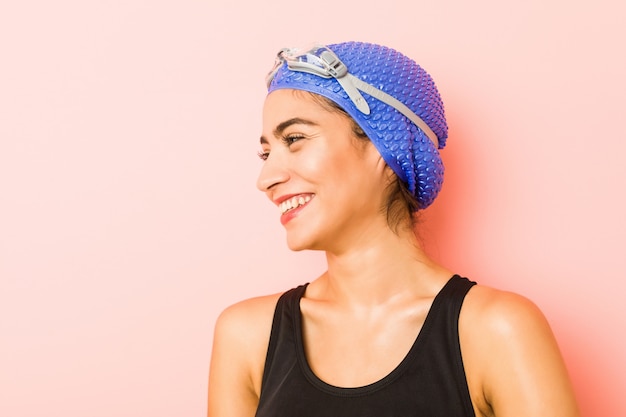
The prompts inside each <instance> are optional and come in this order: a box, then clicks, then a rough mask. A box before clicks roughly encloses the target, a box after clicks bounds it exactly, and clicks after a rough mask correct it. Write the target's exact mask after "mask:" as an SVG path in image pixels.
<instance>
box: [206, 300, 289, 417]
mask: <svg viewBox="0 0 626 417" xmlns="http://www.w3.org/2000/svg"><path fill="white" fill-rule="evenodd" d="M281 294H282V293H278V294H272V295H267V296H262V297H255V298H250V299H247V300H244V301H240V302H238V303H236V304H233V305H231V306H229V307H227V308H226V309H225V310H224V311H222V313H221V314H220V315H219V317H218V318H217V321H216V323H215V330H214V336H213V349H212V352H211V366H210V370H209V415H210V416H228V415H254V410H255V409H256V404H257V402H258V398H259V394H260V390H261V380H262V378H263V369H264V365H265V356H266V354H267V347H268V344H269V338H270V333H271V328H272V321H273V317H274V310H275V308H276V303H277V301H278V299H279V298H280V296H281Z"/></svg>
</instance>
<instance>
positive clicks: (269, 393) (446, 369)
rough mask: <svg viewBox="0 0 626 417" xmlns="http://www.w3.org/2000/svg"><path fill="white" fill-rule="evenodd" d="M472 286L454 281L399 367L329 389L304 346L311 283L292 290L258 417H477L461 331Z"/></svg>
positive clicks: (274, 336) (279, 312) (276, 326)
mask: <svg viewBox="0 0 626 417" xmlns="http://www.w3.org/2000/svg"><path fill="white" fill-rule="evenodd" d="M474 284H475V282H472V281H469V280H468V279H466V278H461V277H459V276H458V275H455V276H453V277H452V278H451V279H450V280H449V281H448V283H447V284H446V285H445V286H444V287H443V288H442V289H441V291H440V292H439V294H437V296H436V297H435V299H434V300H433V303H432V305H431V307H430V310H429V312H428V315H427V316H426V320H425V321H424V324H423V326H422V329H421V330H420V332H419V335H418V336H417V337H416V339H415V342H414V343H413V346H412V347H411V349H410V350H409V352H408V354H407V355H406V356H405V358H404V359H403V360H402V362H401V363H400V364H399V365H398V366H397V367H396V368H395V369H394V370H393V371H392V372H391V373H389V374H388V375H387V376H385V377H384V378H383V379H381V380H379V381H377V382H374V383H372V384H369V385H366V386H363V387H358V388H340V387H336V386H332V385H329V384H327V383H325V382H324V381H322V380H320V379H319V378H318V377H317V376H316V375H315V374H314V373H313V371H312V370H311V368H310V367H309V365H308V363H307V360H306V357H305V354H304V345H303V342H302V328H301V320H302V318H301V313H300V298H302V296H303V294H304V292H305V290H306V285H301V286H299V287H297V288H294V289H292V290H289V291H287V292H286V293H284V294H283V295H282V296H281V297H280V298H279V300H278V303H277V305H276V310H275V312H274V321H273V324H272V331H271V335H270V341H269V347H268V352H267V358H266V361H265V369H264V372H263V381H262V387H261V396H260V399H259V406H258V408H257V412H256V417H412V416H415V417H417V416H419V417H457V416H458V417H461V416H463V417H475V415H474V410H473V408H472V402H471V399H470V395H469V389H468V387H467V381H466V378H465V370H464V368H463V361H462V359H461V349H460V345H459V333H458V322H459V313H460V310H461V305H462V304H463V299H464V298H465V295H466V294H467V292H468V291H469V289H470V288H471V287H472V286H473V285H474Z"/></svg>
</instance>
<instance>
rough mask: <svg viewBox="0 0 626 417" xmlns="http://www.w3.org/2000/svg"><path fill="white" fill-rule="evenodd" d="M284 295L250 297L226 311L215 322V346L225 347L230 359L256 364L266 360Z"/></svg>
mask: <svg viewBox="0 0 626 417" xmlns="http://www.w3.org/2000/svg"><path fill="white" fill-rule="evenodd" d="M281 295H282V293H277V294H271V295H266V296H261V297H255V298H250V299H247V300H243V301H240V302H238V303H236V304H233V305H231V306H229V307H227V308H226V309H224V311H222V312H221V314H220V315H219V317H218V318H217V321H216V323H215V333H214V345H217V344H220V345H222V346H225V347H226V349H227V351H228V352H229V356H231V358H232V355H237V356H238V357H240V359H241V361H242V362H252V364H254V363H255V362H258V361H259V360H260V359H264V357H265V351H266V350H267V345H268V343H269V337H270V332H271V328H272V321H273V317H274V310H275V309H276V304H277V302H278V299H279V298H280V296H281ZM256 365H258V364H256ZM262 365H263V364H261V366H262Z"/></svg>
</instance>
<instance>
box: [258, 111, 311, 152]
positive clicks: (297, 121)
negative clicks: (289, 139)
mask: <svg viewBox="0 0 626 417" xmlns="http://www.w3.org/2000/svg"><path fill="white" fill-rule="evenodd" d="M292 125H307V126H317V123H315V122H313V121H311V120H307V119H302V118H300V117H293V118H291V119H289V120H285V121H284V122H282V123H280V124H279V125H278V126H276V128H275V129H274V131H273V132H272V133H273V134H274V136H275V137H278V136H280V135H282V133H283V132H284V131H285V129H287V128H288V127H289V126H292ZM260 142H261V145H266V144H268V141H267V139H266V138H265V136H261V140H260Z"/></svg>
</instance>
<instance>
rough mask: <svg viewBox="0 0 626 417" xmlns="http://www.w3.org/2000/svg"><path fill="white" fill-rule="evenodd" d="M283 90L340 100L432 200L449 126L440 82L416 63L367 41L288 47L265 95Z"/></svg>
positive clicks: (425, 201) (415, 189)
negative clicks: (305, 49)
mask: <svg viewBox="0 0 626 417" xmlns="http://www.w3.org/2000/svg"><path fill="white" fill-rule="evenodd" d="M323 51H327V52H323ZM324 54H326V55H328V56H331V55H332V56H333V57H334V58H335V59H336V61H337V62H334V61H333V59H332V58H327V57H326V56H324ZM320 56H321V57H322V58H324V59H322V60H320V59H317V57H320ZM318 61H324V62H321V63H320V62H318ZM346 70H347V72H346ZM278 89H296V90H304V91H309V92H311V93H316V94H319V95H321V96H324V97H326V98H328V99H330V100H332V101H333V102H335V103H337V104H338V105H339V106H340V107H341V108H343V109H344V110H345V111H346V112H347V113H348V114H349V115H350V116H351V117H352V118H353V119H354V120H355V121H356V123H357V124H358V125H359V126H360V127H361V129H363V131H364V132H365V133H366V134H367V136H368V137H369V139H370V140H371V141H372V142H373V143H374V146H376V149H378V152H380V154H381V156H382V157H383V159H384V160H385V162H386V163H387V164H388V165H389V166H390V167H391V169H393V171H394V172H395V173H396V175H398V177H399V178H400V179H401V180H402V181H404V182H405V184H406V185H407V186H408V188H409V191H410V192H411V193H412V194H413V195H414V196H415V198H416V199H417V202H418V204H419V208H420V209H424V208H426V207H428V206H429V205H430V204H431V203H432V202H433V201H434V200H435V197H437V194H438V193H439V191H440V190H441V186H442V184H443V173H444V167H443V163H442V161H441V157H440V155H439V151H438V149H442V148H443V147H444V146H445V144H446V139H447V137H448V126H447V124H446V119H445V113H444V108H443V102H442V101H441V97H440V95H439V92H438V91H437V87H436V86H435V83H434V82H433V80H432V78H431V77H430V75H428V73H426V71H424V69H422V67H420V66H419V65H417V63H415V61H413V60H412V59H410V58H408V57H406V56H405V55H403V54H401V53H399V52H397V51H395V50H393V49H391V48H388V47H385V46H381V45H375V44H370V43H362V42H345V43H339V44H333V45H328V46H325V47H316V48H313V49H312V50H310V51H303V52H302V53H301V52H300V51H298V50H294V49H283V50H282V51H281V52H280V53H279V55H278V58H277V61H276V66H275V67H274V69H273V71H272V72H271V73H270V74H268V94H269V93H271V92H272V91H274V90H278ZM361 93H363V94H361ZM407 116H409V117H407ZM418 126H419V127H418ZM429 135H430V137H429Z"/></svg>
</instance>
